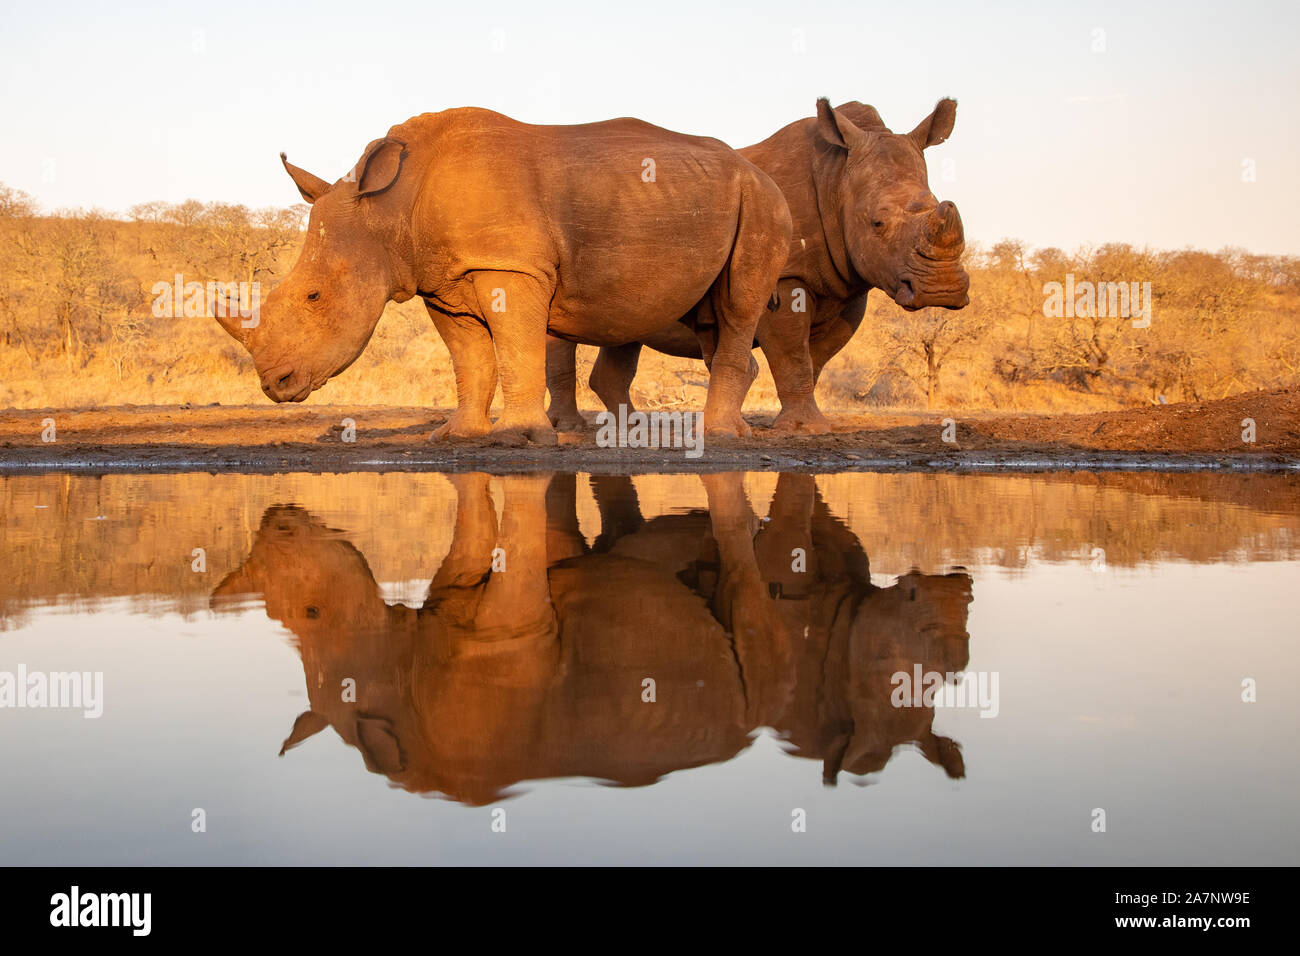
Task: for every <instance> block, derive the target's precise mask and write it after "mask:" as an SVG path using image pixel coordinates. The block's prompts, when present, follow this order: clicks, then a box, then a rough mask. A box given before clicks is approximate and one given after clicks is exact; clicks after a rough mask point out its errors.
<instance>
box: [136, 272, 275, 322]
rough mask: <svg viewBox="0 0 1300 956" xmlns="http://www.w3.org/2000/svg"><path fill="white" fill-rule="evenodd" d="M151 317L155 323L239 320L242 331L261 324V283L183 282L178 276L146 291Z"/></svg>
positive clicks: (181, 276) (158, 283) (156, 283)
mask: <svg viewBox="0 0 1300 956" xmlns="http://www.w3.org/2000/svg"><path fill="white" fill-rule="evenodd" d="M149 291H150V293H151V294H152V295H153V297H154V300H153V314H154V318H158V319H216V318H223V319H224V318H232V319H233V318H235V317H236V316H238V317H239V320H240V322H239V324H240V326H241V327H243V328H245V329H255V328H257V326H258V323H260V322H261V321H262V319H261V311H262V286H261V283H260V282H214V281H208V282H206V283H204V282H186V281H185V277H184V276H183V275H181V274H180V273H179V272H178V273H176V276H175V277H174V278H173V280H172V281H171V282H166V281H160V282H155V283H154V284H153V288H152V289H150V290H149Z"/></svg>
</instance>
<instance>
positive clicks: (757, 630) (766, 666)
mask: <svg viewBox="0 0 1300 956" xmlns="http://www.w3.org/2000/svg"><path fill="white" fill-rule="evenodd" d="M700 481H701V482H702V483H703V484H704V490H705V493H706V494H707V495H708V499H709V525H710V529H711V531H712V533H713V539H714V541H716V542H717V548H718V567H719V571H718V585H717V588H716V590H715V591H714V594H713V602H712V604H713V607H712V610H713V613H714V616H715V617H716V618H717V619H718V622H719V623H720V624H721V625H722V626H723V627H724V628H726V630H727V632H728V634H729V635H730V637H731V641H732V652H733V653H734V654H735V658H736V664H737V667H738V669H739V672H740V677H741V686H742V688H743V690H744V695H745V714H746V720H747V722H748V723H747V726H750V727H754V726H760V725H763V724H768V725H772V726H775V725H776V722H777V718H778V717H779V715H780V714H782V713H783V712H784V711H785V709H786V706H787V703H788V701H789V699H790V696H791V694H792V693H793V692H794V673H795V671H794V668H793V667H792V661H793V654H792V649H791V647H790V642H789V635H785V634H783V633H782V628H781V622H780V618H779V616H778V614H777V612H776V609H775V608H774V607H773V603H774V602H773V601H772V600H771V598H770V597H769V594H768V589H767V587H766V586H765V584H764V581H763V575H762V573H761V571H760V570H759V567H758V557H757V555H756V554H755V551H754V533H755V528H756V527H757V526H758V520H757V519H756V518H755V516H754V511H753V508H752V507H751V506H750V503H749V498H748V496H747V495H746V494H745V482H744V476H743V475H742V474H741V473H739V472H723V473H717V474H706V475H701V476H700Z"/></svg>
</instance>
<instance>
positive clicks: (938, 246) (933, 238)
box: [920, 201, 966, 259]
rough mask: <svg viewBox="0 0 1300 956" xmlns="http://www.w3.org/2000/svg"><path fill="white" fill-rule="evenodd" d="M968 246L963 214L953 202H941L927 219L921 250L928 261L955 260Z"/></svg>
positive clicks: (924, 224)
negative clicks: (962, 222)
mask: <svg viewBox="0 0 1300 956" xmlns="http://www.w3.org/2000/svg"><path fill="white" fill-rule="evenodd" d="M965 245H966V234H965V232H964V231H963V229H962V225H961V214H960V213H959V212H957V207H956V206H955V205H953V204H952V203H951V202H947V201H944V202H941V203H939V205H938V206H936V207H935V208H934V209H932V210H931V211H930V212H929V214H928V215H927V216H926V217H925V221H924V223H923V224H922V228H921V241H920V249H921V253H922V255H924V256H925V257H926V258H927V259H955V258H957V257H958V256H959V255H961V251H962V249H963V248H964V247H965Z"/></svg>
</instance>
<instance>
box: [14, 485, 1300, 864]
mask: <svg viewBox="0 0 1300 956" xmlns="http://www.w3.org/2000/svg"><path fill="white" fill-rule="evenodd" d="M1298 500H1300V482H1297V480H1296V479H1294V478H1291V477H1286V476H1251V477H1233V476H1212V475H1127V474H1110V475H1102V476H1095V475H1087V474H1081V475H1072V474H1055V475H1043V476H1037V477H1028V476H1015V477H991V476H980V475H940V474H883V475H882V474H836V475H821V476H816V477H813V476H807V475H781V476H778V475H775V474H770V473H755V474H745V475H741V474H733V475H713V476H704V477H701V476H698V475H664V476H654V475H650V476H637V477H634V478H630V479H629V478H618V477H600V478H595V479H592V478H590V477H589V476H586V475H577V476H573V475H559V476H556V477H554V478H553V479H550V480H549V482H548V480H547V479H546V478H545V477H536V476H519V477H505V478H501V477H498V478H488V477H487V476H482V475H460V476H443V475H436V474H419V475H414V474H383V475H381V474H347V475H280V476H257V475H206V474H185V475H170V476H169V475H111V476H104V477H100V478H91V477H71V476H66V475H59V476H30V477H28V476H24V477H11V478H5V479H0V505H2V506H3V525H2V526H0V680H3V679H4V675H5V673H6V672H7V673H9V674H17V673H18V671H19V668H20V667H21V668H24V669H25V672H26V673H28V674H33V673H35V674H42V675H45V674H50V673H54V672H70V671H78V672H83V673H90V674H92V675H93V674H96V673H102V675H103V677H102V680H103V684H102V699H101V701H100V704H102V716H100V717H98V718H87V717H84V716H83V709H84V708H83V709H74V708H48V707H46V708H35V707H32V708H28V707H24V708H15V707H5V708H3V709H0V768H3V769H2V770H0V774H2V776H0V779H2V780H3V786H0V862H3V863H15V864H17V863H51V864H73V865H81V864H147V863H181V864H188V863H194V864H233V863H267V864H273V863H274V864H279V863H284V864H289V863H306V864H365V863H401V864H429V863H489V864H490V863H546V862H580V863H587V862H591V863H616V862H636V863H673V862H700V863H741V864H744V863H765V862H789V863H850V864H853V863H856V864H889V863H904V864H936V863H994V864H1002V863H1008V864H1010V863H1052V864H1055V863H1084V864H1101V863H1121V864H1124V863H1158V864H1188V865H1197V864H1295V863H1297V862H1300V846H1298V842H1300V840H1298V837H1297V831H1296V828H1295V826H1294V805H1295V801H1296V797H1297V794H1300V762H1298V761H1297V760H1296V757H1297V749H1298V746H1297V742H1296V728H1297V726H1300V720H1298V718H1300V704H1297V697H1296V693H1295V687H1296V684H1297V677H1298V676H1300V675H1298V674H1297V664H1298V662H1300V652H1298V650H1297V636H1298V634H1297V632H1298V628H1297V621H1298V620H1300V615H1298V613H1297V612H1300V588H1298V587H1297V584H1298V583H1300V577H1298V576H1297V570H1298V568H1300V565H1298V564H1297V559H1298V558H1300V534H1298V529H1300V508H1297V503H1298ZM918 667H919V668H920V672H921V673H922V674H923V675H924V674H928V673H931V672H937V673H939V674H941V675H948V674H953V675H958V676H955V677H953V678H947V680H948V683H947V686H948V687H950V688H954V691H953V693H954V694H955V687H954V682H955V681H956V680H958V679H959V675H960V674H961V673H963V672H965V673H968V674H971V675H974V676H973V678H972V679H976V680H978V679H979V678H982V679H983V680H984V682H985V683H984V689H985V691H986V694H985V698H984V700H983V701H981V700H980V699H979V697H978V695H977V694H975V693H972V694H971V695H970V697H971V699H970V700H966V701H957V700H956V699H955V698H954V699H953V700H950V701H948V704H949V705H950V706H943V704H944V701H943V700H942V699H941V700H940V706H939V707H938V708H935V707H933V706H925V702H924V700H922V701H921V706H895V705H896V703H898V700H897V699H896V693H895V692H896V689H897V688H898V687H899V684H900V681H899V679H898V678H897V677H896V675H898V674H908V675H909V676H910V675H911V674H913V673H914V672H915V669H916V668H918ZM647 681H651V682H653V683H647ZM1249 681H1254V693H1255V697H1256V700H1255V701H1254V702H1245V701H1243V699H1242V698H1243V682H1249ZM994 682H995V683H994ZM976 686H978V685H976ZM964 690H965V687H964V686H963V692H964ZM994 690H995V691H996V693H995V694H994V693H992V691H994ZM650 698H653V699H650ZM907 702H909V703H910V702H911V701H910V698H909V700H908V701H907ZM83 703H84V702H83ZM958 703H962V704H965V705H966V706H955V705H956V704H958ZM982 714H986V715H987V716H982ZM282 749H283V754H281V751H282ZM1098 809H1100V810H1104V811H1105V832H1094V829H1093V827H1094V820H1096V819H1098V815H1097V814H1096V811H1097V810H1098ZM200 822H201V823H202V828H201V830H200V832H196V829H197V828H199V823H200ZM800 823H802V824H803V826H804V829H803V830H802V832H796V828H797V827H798V825H799V824H800ZM494 827H495V829H494ZM502 827H504V832H500V830H501V828H502Z"/></svg>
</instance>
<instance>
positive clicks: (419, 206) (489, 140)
mask: <svg viewBox="0 0 1300 956" xmlns="http://www.w3.org/2000/svg"><path fill="white" fill-rule="evenodd" d="M281 161H282V162H283V164H284V168H285V170H286V171H287V172H288V173H289V176H290V177H291V178H292V179H293V181H294V183H295V184H296V185H297V187H298V191H299V192H300V193H301V194H302V197H303V198H304V199H305V200H306V201H307V202H308V203H310V204H311V213H310V217H309V220H308V225H307V234H306V238H305V241H304V244H303V248H302V252H301V254H300V256H299V258H298V261H297V263H296V264H295V265H294V267H293V268H292V270H291V271H290V272H289V273H288V275H287V276H286V277H285V279H284V281H283V282H281V283H280V284H279V285H278V286H277V287H276V288H275V289H274V290H273V291H272V292H271V293H270V295H269V296H268V297H267V299H266V301H265V303H264V304H263V305H262V307H261V310H260V316H259V321H258V323H257V324H256V326H255V327H253V328H244V327H243V323H241V321H240V320H239V319H238V318H237V317H235V318H227V317H221V318H219V319H218V321H220V322H221V324H222V326H223V327H224V328H225V329H226V330H227V331H228V332H229V333H230V334H231V335H233V336H234V337H235V338H236V339H237V340H238V341H240V342H241V343H242V344H243V345H244V347H245V348H247V350H248V351H249V353H250V354H251V355H252V357H253V363H254V365H255V367H256V370H257V374H258V376H259V377H260V379H261V385H262V390H263V392H265V394H266V395H267V396H268V397H270V398H271V399H272V400H274V401H276V402H286V401H294V402H299V401H302V400H303V399H305V398H306V397H307V396H308V395H309V394H311V392H312V391H314V390H315V389H318V388H320V387H321V386H322V385H324V384H325V382H326V381H327V380H328V379H329V378H331V377H332V376H335V375H338V374H339V373H340V372H342V371H343V370H344V369H346V368H347V367H348V366H349V365H351V364H352V363H353V362H354V361H355V360H356V359H357V357H358V356H359V355H360V354H361V352H362V351H363V350H364V349H365V346H366V343H367V342H368V341H369V339H370V336H371V334H372V333H373V332H374V329H375V325H376V323H377V322H378V321H379V318H380V315H381V313H382V312H383V309H384V306H385V304H386V303H388V302H389V301H390V300H391V301H396V302H404V301H407V300H409V299H411V298H414V297H416V296H419V297H420V298H422V299H423V300H424V303H425V305H426V307H427V308H428V311H429V315H430V317H431V318H432V320H433V323H434V325H435V326H436V327H437V329H438V332H439V333H440V334H441V336H442V338H443V339H444V341H445V342H446V343H447V348H448V351H449V352H450V353H451V360H452V364H453V366H454V373H455V378H456V403H457V404H456V410H455V412H454V413H453V414H452V415H451V417H450V418H449V419H448V421H447V422H446V423H445V424H444V425H442V427H440V428H439V429H437V431H435V433H434V436H433V437H434V438H445V437H448V436H462V437H467V436H479V435H484V434H486V433H488V432H489V431H491V432H493V434H494V435H495V437H496V438H498V439H499V440H502V441H505V442H509V443H519V442H523V441H534V442H539V443H554V442H555V441H556V440H557V438H556V434H555V430H554V428H553V427H552V425H551V422H550V421H549V420H548V418H547V415H546V407H545V396H546V378H545V377H546V372H545V366H546V336H547V334H548V333H549V334H550V335H553V336H556V337H558V338H561V339H564V340H567V341H572V342H576V343H586V344H590V345H599V346H607V345H608V346H617V345H624V344H626V343H628V342H632V341H638V340H640V339H643V338H646V337H647V336H653V335H654V333H656V332H657V331H658V330H659V329H660V328H662V327H663V326H665V325H669V324H675V323H677V322H678V320H679V319H680V317H681V316H682V315H684V314H686V313H687V312H688V311H691V310H693V309H695V307H696V306H697V304H700V303H704V307H703V308H702V309H700V310H696V314H698V315H699V316H700V321H702V322H705V323H707V325H708V328H707V329H704V330H702V332H701V334H702V335H703V336H704V337H705V338H706V340H707V346H706V349H707V351H708V352H709V353H711V354H710V357H711V364H712V368H713V373H712V377H711V380H710V384H709V392H708V398H707V400H706V403H705V408H704V429H705V434H713V435H741V434H748V432H749V429H748V426H747V425H746V424H745V420H744V419H743V418H742V417H741V414H740V408H741V404H742V402H743V401H744V397H745V393H746V391H747V390H748V388H749V384H750V382H751V381H752V380H753V372H754V370H753V368H752V365H751V362H752V356H751V355H750V349H751V343H752V341H753V337H754V332H755V328H756V326H757V324H758V321H759V318H760V317H761V315H762V314H763V312H764V310H765V308H766V306H767V305H768V303H769V300H770V299H771V296H772V294H773V289H774V288H775V286H776V283H777V279H778V278H779V277H780V272H781V266H782V264H783V263H784V260H785V251H786V249H787V247H788V246H789V242H790V230H791V220H790V213H789V210H788V209H787V208H786V204H785V199H784V197H783V195H782V193H781V190H780V189H779V188H778V187H777V186H776V184H775V183H774V182H773V181H772V180H771V179H770V178H769V177H768V176H767V175H766V174H765V173H763V172H761V171H760V170H759V169H758V168H757V167H756V166H754V165H753V164H752V163H750V162H749V161H748V160H746V159H745V158H744V157H742V156H740V155H739V154H738V153H736V152H735V151H734V150H732V149H730V148H729V147H727V146H726V145H725V144H723V143H722V142H720V141H719V140H716V139H709V138H706V137H701V136H688V135H684V134H681V133H675V132H671V131H669V130H665V129H661V128H659V127H656V126H652V125H650V124H649V123H645V122H642V121H640V120H636V119H630V118H622V119H615V120H609V121H606V122H600V123H589V124H583V125H574V126H535V125H529V124H526V123H520V122H517V121H515V120H513V119H510V118H509V117H507V116H503V115H501V114H500V113H496V112H493V111H491V110H485V109H476V108H463V109H450V110H444V111H442V112H438V113H423V114H421V115H419V116H415V117H412V118H411V119H409V120H407V121H406V122H405V123H402V124H400V125H397V126H394V127H392V128H391V129H390V130H389V131H388V134H387V135H386V136H384V137H382V138H380V139H377V140H374V141H373V142H371V143H370V144H369V145H368V146H367V147H366V149H365V151H364V152H363V153H362V155H361V158H360V159H359V160H358V162H357V164H356V165H355V167H353V169H352V170H351V171H350V172H349V173H348V174H347V175H345V176H344V177H342V178H341V179H338V180H336V181H335V182H333V183H328V182H326V181H325V180H323V179H321V178H319V177H317V176H314V175H312V174H311V173H309V172H307V171H305V170H303V169H300V168H298V167H296V166H293V165H291V164H290V163H289V161H288V158H287V157H286V156H285V155H284V154H281ZM498 375H499V376H500V382H501V390H502V397H503V400H504V411H503V413H502V415H501V417H500V419H499V420H498V421H497V422H496V423H495V425H493V424H492V422H491V419H490V417H489V409H490V406H491V404H492V399H493V396H494V395H495V393H496V387H497V379H498Z"/></svg>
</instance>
